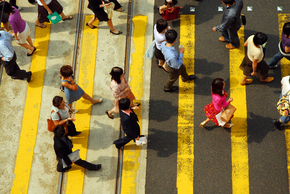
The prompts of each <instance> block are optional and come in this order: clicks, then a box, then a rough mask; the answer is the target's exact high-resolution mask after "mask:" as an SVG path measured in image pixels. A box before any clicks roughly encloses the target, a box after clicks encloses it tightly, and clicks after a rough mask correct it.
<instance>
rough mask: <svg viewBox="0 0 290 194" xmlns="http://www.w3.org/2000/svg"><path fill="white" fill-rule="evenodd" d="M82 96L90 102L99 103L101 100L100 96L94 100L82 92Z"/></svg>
mask: <svg viewBox="0 0 290 194" xmlns="http://www.w3.org/2000/svg"><path fill="white" fill-rule="evenodd" d="M82 97H83V98H84V99H86V100H89V101H90V102H91V103H92V104H96V103H100V102H102V100H103V99H102V98H100V99H98V100H95V99H93V98H92V97H90V96H89V95H88V94H87V93H84V94H83V96H82Z"/></svg>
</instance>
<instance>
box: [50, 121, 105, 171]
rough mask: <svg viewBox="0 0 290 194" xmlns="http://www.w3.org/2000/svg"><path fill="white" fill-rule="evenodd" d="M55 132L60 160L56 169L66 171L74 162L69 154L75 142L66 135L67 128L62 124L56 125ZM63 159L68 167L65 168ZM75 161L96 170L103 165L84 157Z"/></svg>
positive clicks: (55, 143) (56, 147)
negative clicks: (88, 160) (90, 161)
mask: <svg viewBox="0 0 290 194" xmlns="http://www.w3.org/2000/svg"><path fill="white" fill-rule="evenodd" d="M53 132H54V151H55V154H56V156H57V160H58V164H57V168H56V170H57V171H58V172H66V171H68V170H69V169H70V168H71V164H72V163H73V161H71V160H70V158H69V157H68V155H69V154H70V153H72V148H73V144H72V141H71V140H70V139H69V138H68V137H67V136H66V135H65V130H64V127H63V126H62V125H58V126H56V127H55V129H54V130H53ZM62 159H63V160H62ZM62 161H64V162H65V164H66V165H67V166H68V167H66V168H63V163H62ZM74 163H75V164H76V165H78V166H81V167H83V168H85V169H88V170H94V171H97V170H99V169H101V167H102V165H101V164H97V165H95V164H92V163H89V162H87V161H85V160H82V159H79V160H77V161H74Z"/></svg>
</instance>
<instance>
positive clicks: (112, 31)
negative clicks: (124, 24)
mask: <svg viewBox="0 0 290 194" xmlns="http://www.w3.org/2000/svg"><path fill="white" fill-rule="evenodd" d="M110 32H111V33H112V34H114V35H119V34H122V33H123V32H121V31H119V32H118V33H115V32H113V31H112V30H110Z"/></svg>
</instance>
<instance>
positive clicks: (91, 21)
mask: <svg viewBox="0 0 290 194" xmlns="http://www.w3.org/2000/svg"><path fill="white" fill-rule="evenodd" d="M97 19H98V18H95V16H94V17H92V19H91V20H90V21H89V22H88V25H89V27H90V28H93V23H94V22H95V21H96V20H97Z"/></svg>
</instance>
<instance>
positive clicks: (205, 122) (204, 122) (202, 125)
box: [199, 118, 210, 127]
mask: <svg viewBox="0 0 290 194" xmlns="http://www.w3.org/2000/svg"><path fill="white" fill-rule="evenodd" d="M209 121H210V119H209V118H206V120H204V121H203V122H202V123H200V125H199V126H201V127H204V126H205V125H206V124H207V123H208V122H209Z"/></svg>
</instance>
